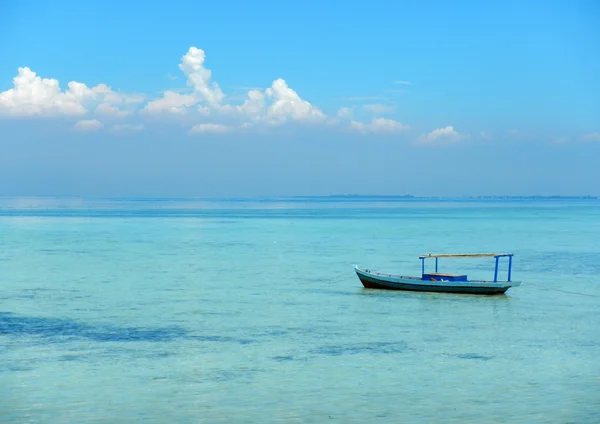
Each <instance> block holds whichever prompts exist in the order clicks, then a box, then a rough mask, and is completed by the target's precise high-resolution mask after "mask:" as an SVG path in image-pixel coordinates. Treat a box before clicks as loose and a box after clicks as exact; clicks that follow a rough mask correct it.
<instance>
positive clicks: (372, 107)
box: [363, 103, 395, 115]
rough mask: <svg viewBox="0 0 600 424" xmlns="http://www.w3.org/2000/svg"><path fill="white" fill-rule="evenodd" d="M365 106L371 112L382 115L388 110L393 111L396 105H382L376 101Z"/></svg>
mask: <svg viewBox="0 0 600 424" xmlns="http://www.w3.org/2000/svg"><path fill="white" fill-rule="evenodd" d="M363 108H364V109H366V110H368V111H369V112H372V113H374V114H376V115H381V114H383V113H386V112H391V111H392V110H394V109H395V106H389V105H382V104H379V103H375V104H369V105H364V106H363Z"/></svg>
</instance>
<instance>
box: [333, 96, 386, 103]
mask: <svg viewBox="0 0 600 424" xmlns="http://www.w3.org/2000/svg"><path fill="white" fill-rule="evenodd" d="M383 99H384V98H383V97H381V96H355V97H342V98H341V99H340V100H344V101H348V102H361V101H366V100H383Z"/></svg>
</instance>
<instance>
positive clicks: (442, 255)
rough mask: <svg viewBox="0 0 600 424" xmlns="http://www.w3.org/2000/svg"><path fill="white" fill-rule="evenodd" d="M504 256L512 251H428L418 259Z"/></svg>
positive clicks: (509, 254)
mask: <svg viewBox="0 0 600 424" xmlns="http://www.w3.org/2000/svg"><path fill="white" fill-rule="evenodd" d="M505 256H513V254H512V253H439V254H433V253H428V254H427V255H421V256H419V259H425V258H483V257H493V258H501V257H505Z"/></svg>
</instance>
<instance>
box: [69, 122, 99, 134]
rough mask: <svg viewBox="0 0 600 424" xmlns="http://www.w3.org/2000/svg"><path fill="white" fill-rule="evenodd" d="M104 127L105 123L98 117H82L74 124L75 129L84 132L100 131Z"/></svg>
mask: <svg viewBox="0 0 600 424" xmlns="http://www.w3.org/2000/svg"><path fill="white" fill-rule="evenodd" d="M102 128H104V124H103V123H102V122H100V121H98V120H97V119H82V120H80V121H77V122H76V123H75V125H73V130H75V131H77V132H83V133H89V132H96V131H100V130H101V129H102Z"/></svg>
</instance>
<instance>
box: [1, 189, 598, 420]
mask: <svg viewBox="0 0 600 424" xmlns="http://www.w3.org/2000/svg"><path fill="white" fill-rule="evenodd" d="M426 253H514V255H515V256H514V259H513V264H512V279H513V280H514V281H521V285H520V286H518V287H513V288H510V289H509V290H508V291H507V292H506V293H505V294H504V295H499V296H480V295H468V294H444V293H420V292H405V291H387V290H373V289H365V288H363V287H362V285H361V283H360V281H359V280H358V278H357V276H356V274H355V273H354V270H353V267H352V266H353V264H357V265H359V266H362V267H365V268H369V269H371V270H377V271H381V272H386V273H398V274H404V275H420V272H421V263H420V260H419V258H418V257H419V255H421V254H426ZM505 259H506V258H501V259H500V263H499V273H498V278H499V279H506V278H507V261H506V260H505ZM433 266H435V265H434V262H431V261H430V260H429V261H426V268H427V269H428V270H431V268H432V267H433ZM439 269H440V272H458V273H466V274H467V275H468V276H469V278H473V279H475V278H484V279H493V272H494V259H493V258H476V259H471V258H468V259H463V258H459V259H455V258H452V259H450V258H444V259H440V261H439ZM0 422H1V423H11V424H12V423H15V424H17V423H44V424H46V423H48V424H53V423H86V424H87V423H94V424H100V423H103V424H104V423H106V424H108V423H110V424H113V423H118V424H120V423H190V424H191V423H336V422H338V423H371V422H372V423H528V424H530V423H556V424H567V423H590V424H597V423H600V200H598V199H595V198H464V199H462V198H461V199H452V198H448V199H446V198H410V197H369V196H340V197H335V196H332V197H290V198H285V197H281V198H259V199H187V198H186V199H148V198H145V199H98V198H51V197H45V198H34V197H28V198H1V199H0Z"/></svg>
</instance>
